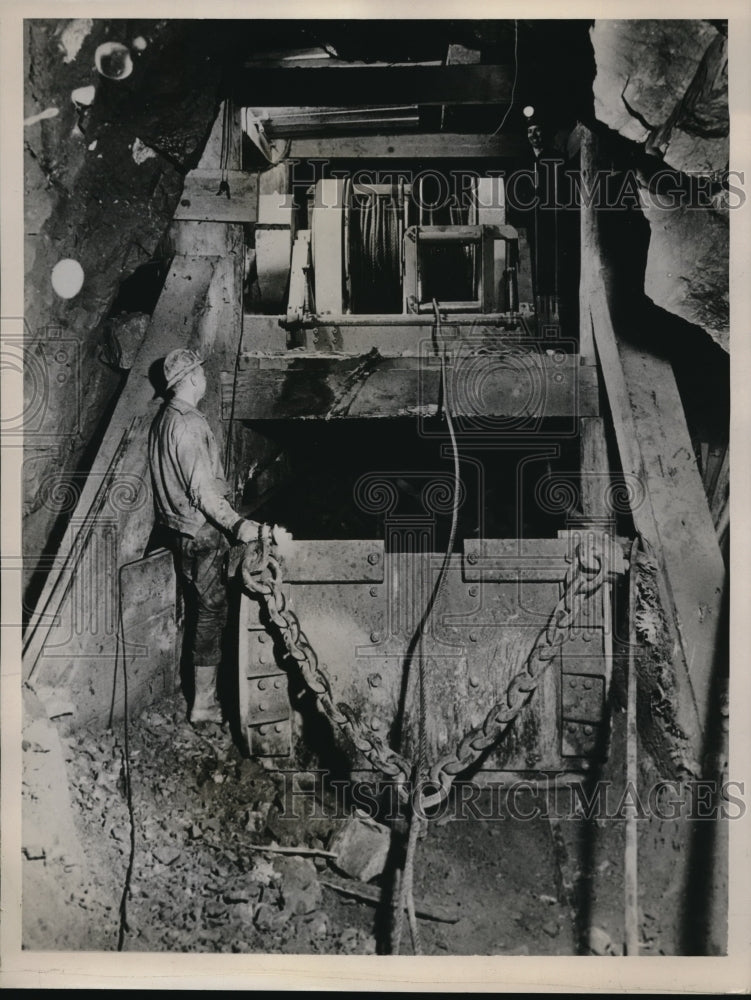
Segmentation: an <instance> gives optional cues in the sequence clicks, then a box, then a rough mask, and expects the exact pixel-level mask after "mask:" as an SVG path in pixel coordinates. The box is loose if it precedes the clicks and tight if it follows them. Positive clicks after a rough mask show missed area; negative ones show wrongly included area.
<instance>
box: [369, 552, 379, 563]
mask: <svg viewBox="0 0 751 1000" xmlns="http://www.w3.org/2000/svg"><path fill="white" fill-rule="evenodd" d="M368 562H369V563H370V565H371V566H375V564H376V563H377V562H378V553H377V552H370V553H368Z"/></svg>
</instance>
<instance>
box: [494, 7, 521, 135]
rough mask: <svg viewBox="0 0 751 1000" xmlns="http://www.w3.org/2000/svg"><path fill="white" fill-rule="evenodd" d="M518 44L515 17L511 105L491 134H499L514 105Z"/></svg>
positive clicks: (517, 70)
mask: <svg viewBox="0 0 751 1000" xmlns="http://www.w3.org/2000/svg"><path fill="white" fill-rule="evenodd" d="M518 44H519V22H518V21H517V20H516V18H514V82H513V83H512V84H511V100H510V101H509V106H508V107H507V108H506V114H505V115H504V116H503V118H502V119H501V124H500V125H499V126H498V128H497V129H496V130H495V132H491V135H498V133H499V132H500V131H501V129H502V128H503V126H504V125H505V124H506V119H507V118H508V116H509V114H510V113H511V109H512V108H513V106H514V97H515V95H516V80H517V77H518V74H519V53H518Z"/></svg>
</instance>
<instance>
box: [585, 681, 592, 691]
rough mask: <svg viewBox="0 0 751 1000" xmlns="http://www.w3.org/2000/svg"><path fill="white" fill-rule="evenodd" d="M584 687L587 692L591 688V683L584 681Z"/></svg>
mask: <svg viewBox="0 0 751 1000" xmlns="http://www.w3.org/2000/svg"><path fill="white" fill-rule="evenodd" d="M584 687H585V688H586V689H587V691H589V690H590V689H591V687H592V681H584Z"/></svg>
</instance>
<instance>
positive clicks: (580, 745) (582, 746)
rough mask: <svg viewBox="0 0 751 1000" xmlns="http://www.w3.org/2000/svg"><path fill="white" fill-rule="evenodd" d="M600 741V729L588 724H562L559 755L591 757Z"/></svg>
mask: <svg viewBox="0 0 751 1000" xmlns="http://www.w3.org/2000/svg"><path fill="white" fill-rule="evenodd" d="M599 739H600V727H599V726H598V725H596V724H592V723H589V722H564V723H563V731H562V733H561V754H562V756H564V757H592V756H593V755H594V753H595V751H596V749H597V744H598V742H599Z"/></svg>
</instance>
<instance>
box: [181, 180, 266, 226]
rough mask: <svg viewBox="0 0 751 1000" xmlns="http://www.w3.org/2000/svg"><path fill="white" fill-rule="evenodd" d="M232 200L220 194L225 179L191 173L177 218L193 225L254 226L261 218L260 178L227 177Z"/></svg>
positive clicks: (186, 182)
mask: <svg viewBox="0 0 751 1000" xmlns="http://www.w3.org/2000/svg"><path fill="white" fill-rule="evenodd" d="M227 178H228V179H227V183H228V184H229V190H230V197H229V198H228V197H227V196H226V194H224V193H222V194H218V193H217V192H218V190H219V185H220V183H221V180H222V175H221V173H219V172H218V171H211V170H206V171H204V170H201V171H192V172H191V173H189V174H188V175H187V176H186V178H185V186H184V188H183V193H182V196H181V198H180V202H179V204H178V206H177V208H176V209H175V215H174V218H175V219H176V220H179V221H182V220H184V221H194V222H204V221H206V222H225V223H226V222H255V221H256V218H257V216H258V178H257V176H256V174H249V173H244V172H243V171H240V170H233V171H230V172H229V173H228V175H227Z"/></svg>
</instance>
